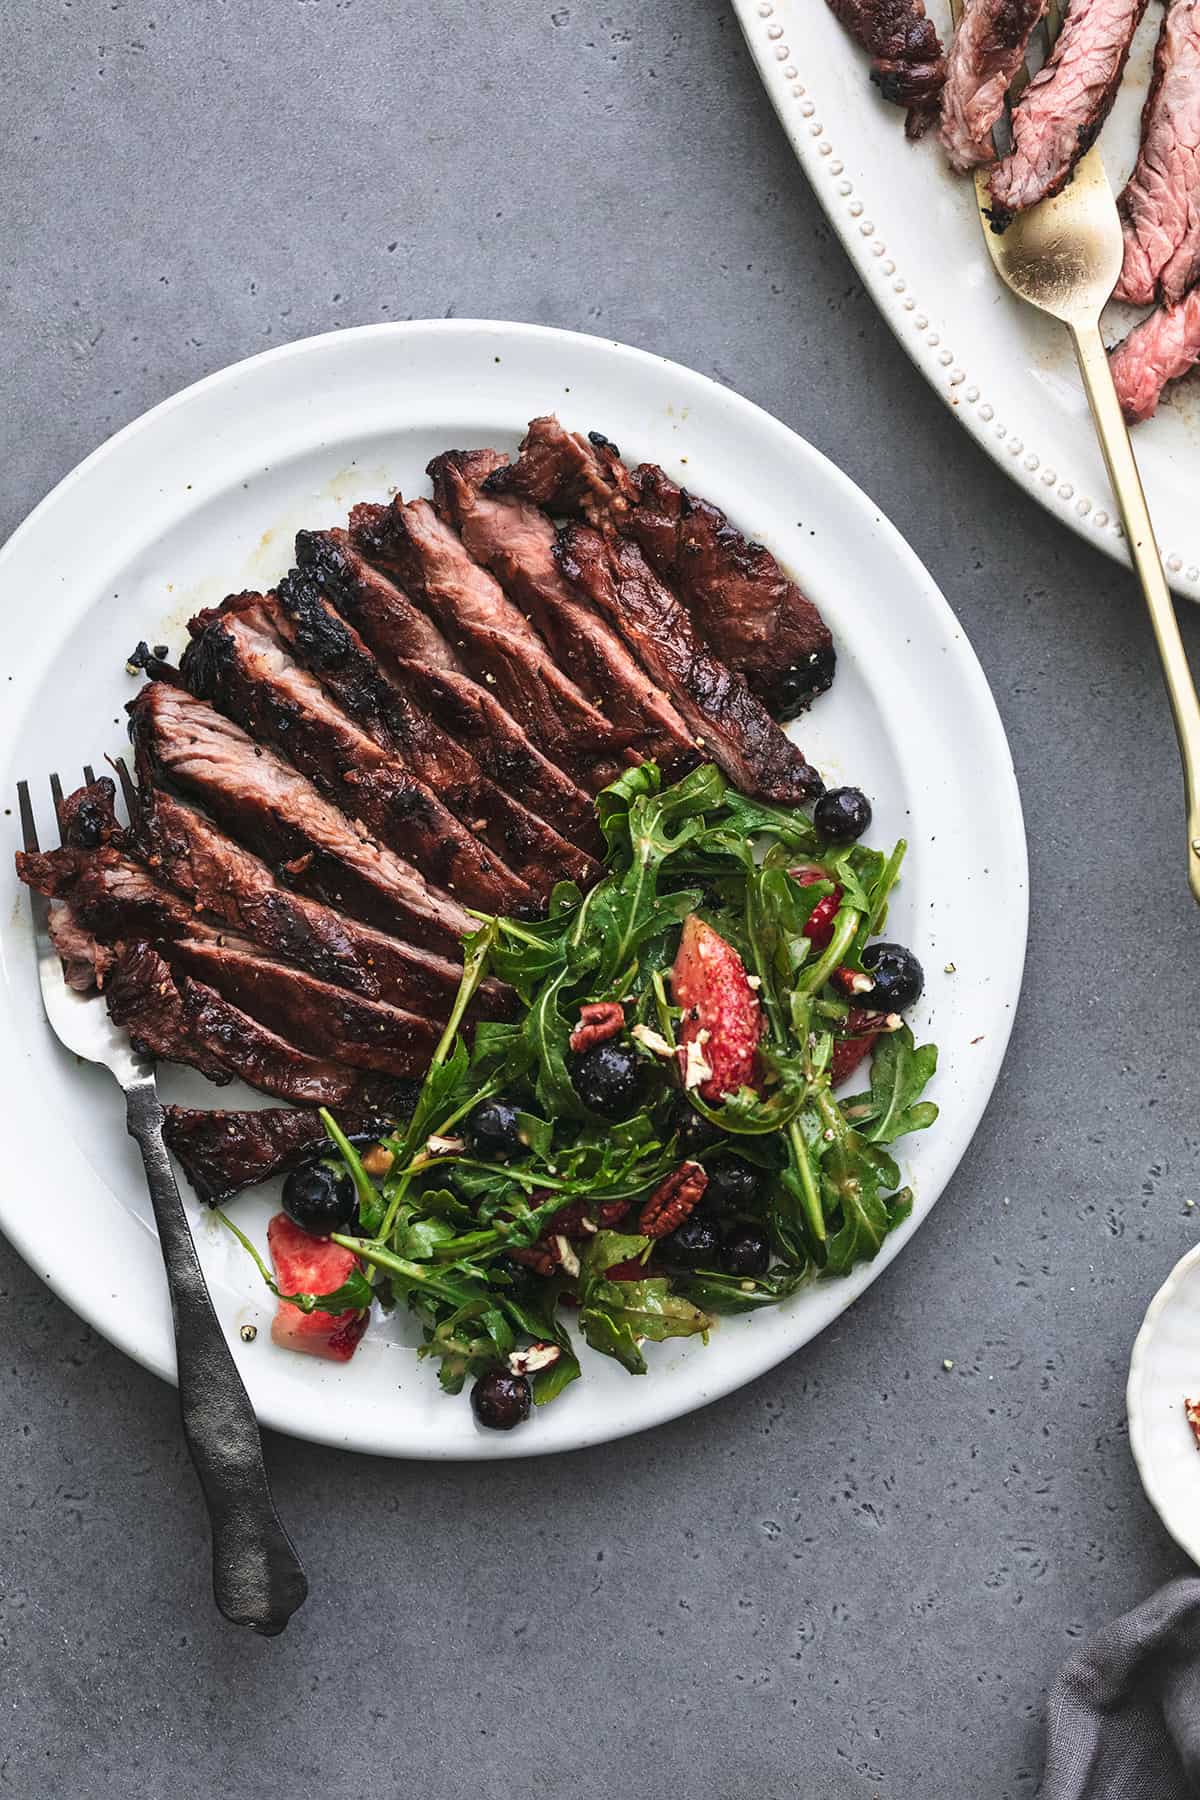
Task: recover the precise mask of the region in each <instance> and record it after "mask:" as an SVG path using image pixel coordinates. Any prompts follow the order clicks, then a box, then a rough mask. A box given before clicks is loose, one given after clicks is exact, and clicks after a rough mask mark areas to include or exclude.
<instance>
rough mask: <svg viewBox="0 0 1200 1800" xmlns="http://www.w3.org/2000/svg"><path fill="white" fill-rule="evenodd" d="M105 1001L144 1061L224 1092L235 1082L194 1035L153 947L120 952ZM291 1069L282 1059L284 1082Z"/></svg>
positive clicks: (125, 946)
mask: <svg viewBox="0 0 1200 1800" xmlns="http://www.w3.org/2000/svg"><path fill="white" fill-rule="evenodd" d="M104 997H105V999H106V1000H107V1002H108V1011H109V1017H110V1018H111V1019H112V1021H113V1024H114V1025H119V1026H120V1027H122V1029H124V1030H125V1031H128V1033H129V1037H130V1040H131V1042H132V1044H133V1047H134V1049H135V1051H136V1052H137V1054H138V1055H139V1056H148V1057H155V1058H158V1059H159V1060H160V1061H162V1062H173V1063H182V1064H184V1065H185V1067H187V1068H189V1069H198V1070H199V1071H200V1073H201V1074H202V1075H207V1076H208V1078H209V1080H210V1081H215V1082H216V1083H217V1084H218V1086H221V1087H224V1086H227V1085H228V1083H229V1082H231V1081H232V1080H233V1077H234V1072H235V1071H234V1070H233V1068H232V1067H231V1066H230V1064H229V1062H228V1061H227V1060H226V1059H225V1058H224V1057H222V1056H218V1055H217V1054H216V1052H215V1051H214V1050H212V1049H211V1048H210V1047H209V1046H208V1045H207V1044H206V1043H205V1042H204V1041H203V1039H202V1038H201V1037H200V1036H199V1035H198V1034H197V1032H196V1031H195V1029H194V1026H193V1020H192V1017H191V1010H190V1008H189V1006H188V1005H187V1002H186V1001H185V999H184V997H183V995H182V994H181V993H180V991H179V988H178V986H177V985H176V982H175V977H174V976H173V975H172V973H171V970H170V967H169V965H168V964H167V963H166V962H165V961H164V960H163V958H162V956H161V955H160V954H159V952H158V951H157V950H156V949H155V948H154V946H153V945H152V944H148V943H145V942H144V941H139V940H137V939H135V940H134V941H133V942H132V943H129V944H123V945H122V946H121V948H120V950H119V952H118V954H117V957H116V959H115V961H114V963H113V967H112V970H111V971H110V974H109V979H108V986H107V987H106V989H105V993H104ZM246 1024H247V1026H248V1027H249V1026H251V1025H252V1021H251V1020H249V1019H247V1020H246ZM305 1060H307V1059H305ZM287 1067H288V1059H287V1057H286V1056H281V1058H280V1059H279V1064H278V1068H279V1072H280V1075H281V1077H282V1076H283V1075H284V1073H285V1072H286V1070H287ZM256 1085H257V1084H256ZM285 1097H286V1096H285Z"/></svg>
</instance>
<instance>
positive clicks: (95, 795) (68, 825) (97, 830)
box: [58, 775, 122, 850]
mask: <svg viewBox="0 0 1200 1800" xmlns="http://www.w3.org/2000/svg"><path fill="white" fill-rule="evenodd" d="M116 801H117V788H116V783H115V782H114V781H113V780H112V778H111V776H108V775H101V777H100V779H99V780H98V781H90V782H87V783H85V785H84V786H83V787H78V788H76V789H75V790H74V792H73V793H70V794H67V795H66V796H65V797H64V799H63V802H62V804H61V806H60V807H59V809H58V830H59V835H60V837H61V838H62V841H63V843H64V844H70V845H73V846H74V847H75V848H76V849H79V850H95V849H97V848H98V846H99V845H101V844H111V843H113V842H114V841H116V840H117V839H119V838H120V837H121V836H122V827H121V825H120V823H119V821H118V819H117V807H116Z"/></svg>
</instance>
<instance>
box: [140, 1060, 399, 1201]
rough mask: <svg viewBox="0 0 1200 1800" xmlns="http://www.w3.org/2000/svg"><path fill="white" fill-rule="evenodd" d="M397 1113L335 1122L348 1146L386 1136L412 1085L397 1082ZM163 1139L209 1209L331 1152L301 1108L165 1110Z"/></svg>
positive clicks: (318, 1123) (347, 1116) (345, 1116)
mask: <svg viewBox="0 0 1200 1800" xmlns="http://www.w3.org/2000/svg"><path fill="white" fill-rule="evenodd" d="M396 1090H397V1096H396V1111H395V1112H394V1113H391V1114H388V1113H382V1112H347V1111H345V1110H344V1109H339V1111H338V1113H337V1122H338V1124H339V1125H340V1126H341V1128H342V1130H343V1131H344V1132H345V1134H346V1136H347V1137H348V1138H349V1139H350V1141H351V1143H352V1144H357V1145H364V1144H370V1143H375V1142H377V1141H378V1139H379V1138H381V1137H386V1136H387V1134H388V1132H390V1131H391V1130H392V1128H393V1126H394V1124H395V1120H396V1118H397V1117H402V1118H404V1117H407V1116H408V1114H409V1113H411V1111H412V1107H413V1102H414V1100H415V1098H416V1084H415V1083H405V1082H399V1081H398V1082H397V1083H396ZM163 1113H164V1115H165V1117H164V1121H163V1136H164V1137H165V1138H166V1140H167V1146H168V1148H169V1149H170V1150H172V1151H173V1152H174V1153H175V1155H176V1156H177V1157H178V1158H179V1160H180V1162H181V1163H182V1164H183V1168H184V1173H185V1174H186V1175H187V1178H188V1180H189V1181H190V1182H191V1184H192V1186H193V1187H194V1188H195V1190H196V1193H197V1194H198V1195H199V1197H200V1199H201V1200H203V1201H204V1203H205V1204H206V1205H207V1206H223V1205H224V1203H225V1202H226V1200H232V1198H233V1196H234V1195H235V1194H240V1193H241V1192H242V1190H243V1189H244V1188H248V1187H256V1186H257V1185H258V1184H259V1182H262V1181H271V1180H273V1179H274V1177H275V1176H277V1175H287V1174H289V1173H290V1172H291V1170H293V1169H299V1168H303V1166H304V1164H305V1163H308V1162H311V1161H312V1160H313V1158H314V1156H319V1155H320V1154H321V1152H322V1150H328V1151H329V1152H330V1153H331V1154H332V1153H333V1146H332V1144H331V1143H330V1140H329V1135H328V1133H327V1132H326V1130H325V1126H324V1124H323V1123H322V1120H321V1116H320V1114H319V1113H317V1112H314V1111H312V1110H310V1109H307V1108H304V1107H291V1106H264V1107H263V1108H262V1109H261V1110H260V1111H258V1112H220V1111H211V1112H210V1111H206V1110H204V1109H203V1108H201V1107H194V1106H165V1107H164V1108H163Z"/></svg>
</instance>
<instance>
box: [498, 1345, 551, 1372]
mask: <svg viewBox="0 0 1200 1800" xmlns="http://www.w3.org/2000/svg"><path fill="white" fill-rule="evenodd" d="M561 1355H562V1351H561V1350H560V1349H559V1347H558V1345H557V1344H530V1346H529V1348H528V1350H514V1351H513V1353H512V1355H511V1356H510V1357H509V1359H508V1366H509V1368H510V1369H511V1371H512V1373H513V1374H514V1375H536V1374H537V1372H538V1370H539V1369H548V1368H549V1367H550V1366H551V1364H552V1363H556V1362H557V1361H558V1359H559V1357H560V1356H561Z"/></svg>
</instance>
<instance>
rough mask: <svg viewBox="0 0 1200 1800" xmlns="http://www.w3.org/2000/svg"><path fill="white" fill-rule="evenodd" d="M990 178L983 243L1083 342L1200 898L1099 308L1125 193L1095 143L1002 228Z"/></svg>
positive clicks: (983, 194)
mask: <svg viewBox="0 0 1200 1800" xmlns="http://www.w3.org/2000/svg"><path fill="white" fill-rule="evenodd" d="M950 10H951V13H952V15H953V18H954V23H955V25H956V26H957V25H958V22H959V19H960V18H961V16H962V0H950ZM1062 17H1063V12H1062V8H1061V7H1060V5H1059V0H1050V12H1049V14H1048V16H1047V30H1048V33H1049V36H1050V42H1051V45H1053V41H1054V38H1055V37H1056V36H1057V34H1058V31H1059V29H1060V27H1061V24H1062ZM1014 87H1015V84H1014ZM989 178H990V171H989V170H987V169H980V170H977V171H976V175H975V197H976V200H977V202H978V206H979V218H980V225H981V226H982V228H983V239H984V243H985V244H986V245H987V249H988V254H989V256H990V257H991V259H992V262H993V263H994V265H995V267H996V272H997V273H998V275H999V276H1000V279H1001V280H1002V281H1003V282H1004V283H1005V285H1006V286H1007V287H1009V288H1011V289H1012V291H1013V293H1014V294H1016V295H1017V296H1018V297H1019V298H1020V299H1022V300H1025V301H1027V302H1028V304H1029V305H1030V306H1036V307H1037V309H1038V310H1039V312H1044V313H1048V314H1049V315H1050V316H1051V317H1052V318H1055V319H1058V320H1060V321H1061V323H1062V324H1064V325H1065V326H1066V327H1067V330H1068V331H1069V332H1070V334H1071V340H1072V342H1073V344H1074V346H1075V356H1076V359H1077V361H1078V363H1079V372H1080V375H1081V376H1082V378H1083V386H1084V390H1085V392H1086V394H1087V397H1088V405H1089V407H1090V408H1091V414H1092V422H1093V424H1094V425H1095V428H1096V436H1097V437H1098V439H1099V441H1100V448H1101V450H1102V451H1103V453H1104V462H1105V466H1106V468H1107V470H1108V477H1109V481H1110V482H1111V484H1112V490H1113V494H1114V495H1115V497H1116V502H1117V507H1118V510H1119V512H1120V514H1121V519H1122V522H1123V524H1124V526H1125V536H1126V539H1127V541H1128V544H1129V553H1130V558H1131V560H1132V562H1133V567H1134V571H1135V573H1136V574H1137V577H1138V580H1139V581H1140V583H1141V586H1142V592H1143V594H1144V595H1145V598H1146V606H1147V608H1148V610H1149V613H1150V623H1151V626H1152V627H1153V630H1154V637H1155V641H1156V643H1157V645H1158V654H1159V658H1160V660H1161V662H1162V670H1163V680H1164V682H1165V684H1166V689H1167V696H1168V698H1169V700H1170V703H1171V713H1172V716H1173V718H1174V721H1175V735H1176V737H1177V738H1178V740H1179V755H1180V761H1181V762H1182V764H1183V777H1184V786H1185V789H1186V795H1187V835H1188V854H1187V862H1188V882H1189V885H1190V887H1191V890H1192V896H1193V898H1194V899H1195V900H1196V901H1198V902H1200V701H1197V698H1196V688H1195V684H1194V682H1193V680H1192V673H1191V670H1190V668H1189V667H1188V660H1187V656H1186V654H1185V653H1184V648H1183V640H1182V639H1181V637H1180V635H1179V623H1178V620H1177V619H1176V617H1175V607H1174V604H1173V602H1172V600H1171V592H1170V589H1169V588H1168V586H1167V581H1166V577H1165V575H1164V574H1163V566H1162V558H1161V556H1160V555H1159V551H1158V546H1157V544H1156V542H1155V537H1154V527H1153V525H1152V524H1151V521H1150V509H1149V507H1148V506H1147V504H1146V495H1145V492H1144V490H1143V488H1142V480H1141V476H1140V475H1139V473H1138V466H1137V461H1136V459H1135V457H1134V454H1133V446H1132V445H1131V444H1130V441H1129V433H1128V431H1127V430H1126V428H1125V421H1124V419H1123V418H1122V416H1121V405H1120V402H1119V400H1118V399H1117V393H1116V389H1115V388H1114V386H1113V380H1112V374H1111V372H1110V370H1109V366H1108V355H1107V352H1106V351H1105V348H1104V339H1103V338H1102V337H1101V335H1100V313H1101V311H1102V309H1103V307H1104V305H1105V303H1106V301H1107V300H1108V299H1109V297H1110V295H1111V294H1112V291H1113V288H1114V287H1115V286H1116V283H1117V277H1118V275H1119V274H1120V272H1121V263H1122V260H1123V255H1124V245H1123V242H1122V236H1121V221H1120V217H1119V215H1118V213H1117V203H1116V199H1115V197H1114V195H1113V191H1112V188H1111V186H1110V185H1109V181H1108V177H1107V175H1106V174H1105V173H1104V164H1103V162H1102V161H1101V158H1100V151H1099V148H1098V147H1097V146H1095V145H1093V147H1092V148H1091V149H1090V150H1089V151H1088V153H1087V155H1086V156H1084V157H1082V158H1081V160H1080V161H1079V163H1078V164H1077V165H1076V168H1075V173H1074V175H1073V177H1072V179H1071V180H1070V181H1069V182H1068V184H1067V186H1066V187H1065V188H1064V189H1063V191H1062V192H1061V193H1060V194H1055V195H1054V197H1053V198H1052V199H1049V200H1043V201H1041V202H1040V203H1039V204H1038V205H1037V206H1031V207H1030V208H1029V209H1028V210H1027V211H1026V212H1020V213H1017V214H1016V216H1015V217H1014V218H1012V219H1011V221H1010V222H1009V223H1008V224H1007V225H1005V227H1004V229H1003V230H997V229H996V228H995V227H996V223H997V221H993V218H992V216H991V207H992V202H991V194H990V191H989V186H988V183H989Z"/></svg>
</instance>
